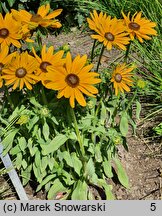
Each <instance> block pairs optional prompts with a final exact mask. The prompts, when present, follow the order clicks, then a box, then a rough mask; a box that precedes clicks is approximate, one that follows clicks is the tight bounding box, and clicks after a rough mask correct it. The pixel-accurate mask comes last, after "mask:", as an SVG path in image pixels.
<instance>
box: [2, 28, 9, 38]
mask: <svg viewBox="0 0 162 216" xmlns="http://www.w3.org/2000/svg"><path fill="white" fill-rule="evenodd" d="M8 35H9V31H8V29H6V28H2V29H0V38H4V39H5V38H7V37H8Z"/></svg>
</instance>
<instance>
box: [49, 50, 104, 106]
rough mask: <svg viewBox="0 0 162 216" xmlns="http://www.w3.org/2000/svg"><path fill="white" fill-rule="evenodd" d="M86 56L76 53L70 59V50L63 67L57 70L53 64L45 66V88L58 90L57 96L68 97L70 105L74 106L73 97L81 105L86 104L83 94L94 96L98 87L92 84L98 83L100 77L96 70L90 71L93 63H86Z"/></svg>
mask: <svg viewBox="0 0 162 216" xmlns="http://www.w3.org/2000/svg"><path fill="white" fill-rule="evenodd" d="M86 62H87V56H86V55H84V56H82V57H80V55H77V56H76V57H75V58H74V60H72V57H71V54H70V52H68V53H67V56H66V62H65V66H64V67H59V68H58V69H57V71H56V70H55V69H54V68H53V66H49V67H48V68H47V70H48V73H46V79H47V80H48V82H47V83H46V85H45V86H46V88H49V89H53V90H58V95H57V98H61V97H63V96H64V97H65V98H69V99H70V105H71V107H72V108H74V107H75V99H76V100H77V101H78V103H79V104H80V105H81V106H86V101H85V98H84V96H83V94H86V95H88V96H91V97H94V94H97V93H98V89H97V88H96V87H94V86H93V85H94V84H97V83H100V82H101V79H99V78H96V77H98V76H99V74H98V73H96V72H90V70H91V69H92V67H93V64H89V65H86Z"/></svg>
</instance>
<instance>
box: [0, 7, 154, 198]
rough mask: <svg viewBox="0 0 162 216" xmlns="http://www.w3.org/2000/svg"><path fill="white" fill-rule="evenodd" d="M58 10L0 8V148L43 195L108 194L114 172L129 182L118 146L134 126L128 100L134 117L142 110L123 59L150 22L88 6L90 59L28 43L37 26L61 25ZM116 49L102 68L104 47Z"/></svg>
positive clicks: (130, 66)
mask: <svg viewBox="0 0 162 216" xmlns="http://www.w3.org/2000/svg"><path fill="white" fill-rule="evenodd" d="M61 12H62V9H57V10H54V11H52V10H51V8H50V5H49V4H46V5H42V6H40V7H39V8H38V9H37V12H36V13H31V12H29V11H26V10H12V11H11V13H7V14H6V15H5V16H2V14H0V44H1V45H0V46H1V47H0V88H1V89H2V91H3V95H2V100H0V109H1V114H0V126H1V129H0V137H1V139H2V144H3V148H4V152H3V154H4V155H5V154H6V153H9V154H10V155H11V156H12V158H13V161H14V166H15V167H16V169H17V171H18V173H19V175H20V176H21V179H22V182H23V184H24V185H26V184H28V183H30V181H35V182H36V185H37V188H36V191H39V190H41V189H42V190H45V191H46V192H47V198H48V199H73V200H86V199H95V196H94V193H93V192H92V191H93V190H91V188H93V189H95V190H102V193H103V194H104V197H105V198H106V199H114V198H115V196H114V195H113V193H112V189H113V188H112V187H113V186H112V185H111V181H109V180H110V179H112V178H113V177H114V176H117V178H118V181H119V182H120V183H121V184H122V185H123V186H124V187H126V188H129V179H128V177H127V174H126V172H125V170H124V168H123V167H122V164H121V161H120V159H119V157H118V145H123V146H124V147H125V148H128V146H127V144H126V136H127V133H128V128H129V125H132V127H133V129H134V131H135V128H136V125H135V120H134V119H133V117H132V116H133V115H132V105H133V104H134V103H136V116H137V118H139V113H140V108H141V107H140V103H139V101H138V97H137V91H138V88H136V80H137V79H136V67H137V66H136V65H135V64H134V63H132V62H130V61H129V63H128V56H129V53H130V46H129V44H130V41H131V40H134V39H135V38H137V39H138V40H139V41H140V42H143V40H145V39H150V36H148V35H156V30H154V29H153V28H154V27H155V23H153V22H151V21H148V20H147V19H145V18H142V17H141V16H142V15H141V12H139V13H137V14H135V15H133V17H132V19H130V14H128V16H126V15H125V14H124V13H123V12H122V14H123V17H124V19H117V18H116V17H111V16H109V15H108V14H106V13H103V12H100V13H98V12H97V11H95V10H94V11H93V12H92V13H90V18H87V22H88V25H89V28H90V30H91V38H92V39H94V45H93V49H92V52H91V53H92V54H91V59H89V56H87V55H80V54H77V55H75V56H74V55H73V53H72V52H71V51H70V49H68V51H67V52H64V50H63V49H61V48H59V49H55V44H53V45H52V46H51V45H50V46H49V45H48V44H44V45H42V44H41V43H39V44H36V43H33V44H32V45H31V46H30V47H29V46H27V44H28V42H31V40H33V41H34V42H35V40H38V38H37V36H38V34H37V33H38V31H39V28H45V29H46V30H47V33H49V32H48V28H49V27H50V28H54V29H56V28H60V27H61V23H60V22H59V20H58V19H57V16H59V15H60V13H61ZM32 35H33V36H34V37H33V38H31V36H32ZM35 36H36V37H35ZM40 36H41V35H40V34H39V37H40ZM37 42H38V41H37ZM132 43H133V41H132ZM22 44H23V45H24V44H26V46H25V48H24V47H23V48H22ZM35 44H36V45H35ZM37 45H39V46H37ZM96 49H99V52H100V54H99V55H98V56H97V60H96V57H95V58H94V53H95V51H96ZM114 49H118V50H119V51H120V52H121V53H122V54H123V58H121V59H120V62H119V61H114V62H113V64H111V65H110V67H109V68H101V67H100V66H101V59H102V55H103V52H104V50H106V51H107V52H110V51H112V50H114ZM94 60H95V61H97V62H95V61H94ZM128 94H129V97H128ZM117 118H118V119H119V120H118V121H116V119H117ZM114 172H116V175H115V173H114ZM32 178H34V179H32ZM98 199H101V197H100V196H98Z"/></svg>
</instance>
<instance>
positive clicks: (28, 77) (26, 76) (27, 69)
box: [2, 51, 38, 90]
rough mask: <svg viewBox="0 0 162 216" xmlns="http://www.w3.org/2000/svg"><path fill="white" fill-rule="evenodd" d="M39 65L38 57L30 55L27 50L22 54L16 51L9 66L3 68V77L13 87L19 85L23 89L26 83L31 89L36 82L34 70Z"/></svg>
mask: <svg viewBox="0 0 162 216" xmlns="http://www.w3.org/2000/svg"><path fill="white" fill-rule="evenodd" d="M37 67H38V64H37V61H36V59H35V58H34V57H32V56H31V55H29V54H28V52H27V51H26V52H23V53H21V54H19V53H16V55H15V57H14V58H13V59H12V61H11V63H10V64H9V65H8V67H7V68H5V69H4V70H3V73H4V75H3V76H2V78H3V79H4V80H5V84H6V85H13V87H12V88H13V89H16V88H18V87H19V89H20V90H21V89H22V88H23V87H24V85H25V86H26V87H27V88H28V89H29V90H31V89H32V85H31V84H35V83H36V81H35V80H34V79H35V76H34V73H33V72H34V71H35V70H36V68H37Z"/></svg>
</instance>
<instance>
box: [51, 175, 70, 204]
mask: <svg viewBox="0 0 162 216" xmlns="http://www.w3.org/2000/svg"><path fill="white" fill-rule="evenodd" d="M66 190H67V189H66V188H65V187H64V186H63V184H62V183H61V182H60V180H59V179H58V178H57V179H55V181H54V182H53V185H52V187H51V188H50V190H49V192H48V196H47V198H48V200H54V199H55V198H56V195H57V193H59V192H66Z"/></svg>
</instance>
